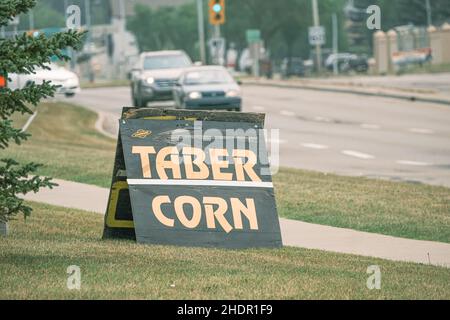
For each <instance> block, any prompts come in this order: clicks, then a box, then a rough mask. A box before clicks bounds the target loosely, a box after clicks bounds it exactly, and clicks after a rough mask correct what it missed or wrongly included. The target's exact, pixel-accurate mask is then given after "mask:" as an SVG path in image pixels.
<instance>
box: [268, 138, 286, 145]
mask: <svg viewBox="0 0 450 320" xmlns="http://www.w3.org/2000/svg"><path fill="white" fill-rule="evenodd" d="M267 143H278V144H286V143H287V141H286V140H283V139H270V138H266V144H267Z"/></svg>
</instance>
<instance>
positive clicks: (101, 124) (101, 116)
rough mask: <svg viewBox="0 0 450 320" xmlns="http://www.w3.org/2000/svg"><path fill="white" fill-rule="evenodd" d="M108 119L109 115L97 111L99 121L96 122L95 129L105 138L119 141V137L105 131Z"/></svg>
mask: <svg viewBox="0 0 450 320" xmlns="http://www.w3.org/2000/svg"><path fill="white" fill-rule="evenodd" d="M106 119H107V115H106V114H105V113H104V112H99V111H97V121H96V122H95V129H96V130H97V131H98V132H99V133H101V134H103V135H104V136H106V137H108V138H111V139H114V140H115V139H117V135H114V134H112V133H109V132H108V131H106V130H105V129H104V123H105V121H106Z"/></svg>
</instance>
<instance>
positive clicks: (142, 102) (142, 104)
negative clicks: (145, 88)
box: [135, 90, 147, 108]
mask: <svg viewBox="0 0 450 320" xmlns="http://www.w3.org/2000/svg"><path fill="white" fill-rule="evenodd" d="M139 91H140V90H139ZM135 99H136V101H135V102H136V107H138V108H145V107H146V106H147V101H145V100H144V99H143V98H142V95H141V93H140V92H138V93H137V97H136V98H135Z"/></svg>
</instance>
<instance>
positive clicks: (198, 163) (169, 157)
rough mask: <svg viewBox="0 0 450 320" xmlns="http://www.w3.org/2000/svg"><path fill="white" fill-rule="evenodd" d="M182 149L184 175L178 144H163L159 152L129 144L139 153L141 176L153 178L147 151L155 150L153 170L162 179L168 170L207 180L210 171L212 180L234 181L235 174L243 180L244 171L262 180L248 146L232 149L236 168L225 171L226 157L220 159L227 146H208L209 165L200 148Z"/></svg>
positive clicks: (174, 176)
mask: <svg viewBox="0 0 450 320" xmlns="http://www.w3.org/2000/svg"><path fill="white" fill-rule="evenodd" d="M181 151H182V152H181V153H182V157H183V163H184V172H185V177H182V176H181V165H180V155H179V151H178V149H177V147H174V146H170V147H164V148H162V149H161V150H159V151H158V152H156V151H155V148H154V147H144V146H133V147H132V153H133V154H137V155H139V157H140V160H141V166H142V176H143V177H144V178H152V174H151V166H150V155H152V154H156V164H155V165H156V171H157V173H158V176H159V179H161V180H168V179H169V177H168V171H171V172H172V179H188V180H206V179H208V178H209V176H210V173H211V175H212V179H213V180H222V181H233V178H235V181H246V175H247V176H248V177H249V178H250V181H253V182H261V178H260V177H259V176H258V175H257V174H256V172H255V165H256V164H257V162H258V159H257V156H256V154H255V153H254V152H253V151H251V150H245V149H234V150H233V151H232V154H231V156H232V157H233V162H234V169H235V172H224V171H225V169H228V168H229V166H230V162H229V161H228V160H227V159H222V158H224V157H225V158H226V157H229V156H230V155H229V154H228V151H227V149H209V158H210V160H211V164H210V166H211V169H210V168H209V167H208V164H207V163H206V161H205V160H206V154H205V152H204V151H203V150H202V149H199V148H193V147H183V148H182V150H181Z"/></svg>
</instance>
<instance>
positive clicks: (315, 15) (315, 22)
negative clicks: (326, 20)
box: [312, 0, 322, 74]
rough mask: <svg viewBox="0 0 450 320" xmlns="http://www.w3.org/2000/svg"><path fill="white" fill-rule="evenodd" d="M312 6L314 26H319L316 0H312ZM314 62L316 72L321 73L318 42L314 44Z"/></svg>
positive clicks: (320, 54) (320, 52)
mask: <svg viewBox="0 0 450 320" xmlns="http://www.w3.org/2000/svg"><path fill="white" fill-rule="evenodd" d="M312 8H313V19H314V26H315V27H319V26H320V21H319V5H318V3H317V0H312ZM316 59H317V60H316V63H317V73H319V74H320V73H321V71H322V47H321V45H320V44H316Z"/></svg>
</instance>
